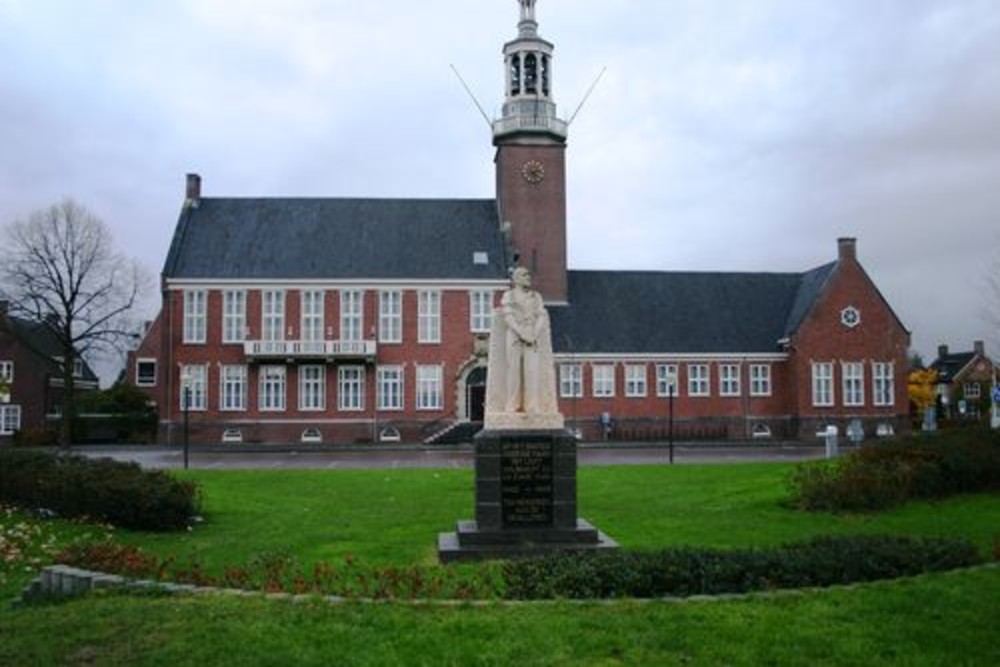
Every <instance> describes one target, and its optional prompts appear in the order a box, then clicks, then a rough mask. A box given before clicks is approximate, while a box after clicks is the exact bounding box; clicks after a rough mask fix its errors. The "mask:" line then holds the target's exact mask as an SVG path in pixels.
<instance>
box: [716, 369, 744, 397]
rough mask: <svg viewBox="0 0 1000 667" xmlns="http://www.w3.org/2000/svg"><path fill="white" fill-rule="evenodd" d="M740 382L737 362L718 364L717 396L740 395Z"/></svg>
mask: <svg viewBox="0 0 1000 667" xmlns="http://www.w3.org/2000/svg"><path fill="white" fill-rule="evenodd" d="M742 383H743V377H742V373H740V365H739V364H719V396H723V397H725V398H734V397H739V396H742V395H743V390H742V386H741V385H742Z"/></svg>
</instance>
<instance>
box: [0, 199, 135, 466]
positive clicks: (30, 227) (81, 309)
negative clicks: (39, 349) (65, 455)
mask: <svg viewBox="0 0 1000 667" xmlns="http://www.w3.org/2000/svg"><path fill="white" fill-rule="evenodd" d="M147 284H148V278H147V276H146V274H145V272H144V271H143V270H142V269H141V267H140V266H139V264H138V263H137V262H136V261H135V260H130V259H127V258H125V257H124V256H122V255H121V254H119V253H117V252H115V251H114V250H113V248H112V239H111V234H110V233H109V232H108V229H107V227H106V226H105V224H104V223H103V222H102V221H101V220H100V219H99V218H97V217H95V216H94V215H92V214H91V213H90V212H89V211H87V209H85V208H84V207H83V206H80V205H79V204H77V203H75V202H74V201H72V200H68V199H67V200H65V201H63V202H61V203H60V204H57V205H55V206H52V207H50V208H47V209H44V210H40V211H36V212H35V213H32V214H31V215H30V216H29V217H28V219H27V220H19V221H16V222H13V223H10V224H8V225H7V226H6V227H5V228H4V230H3V244H2V246H0V294H2V295H3V298H5V299H7V300H8V301H9V302H10V303H9V308H10V313H11V314H12V315H16V316H20V317H23V318H24V319H29V320H33V321H35V322H38V323H39V324H40V325H42V326H44V327H45V329H46V330H47V331H48V333H50V334H51V335H52V336H53V338H54V339H55V340H56V341H58V345H59V347H60V348H61V351H62V358H61V360H60V359H56V360H55V361H56V362H57V364H58V368H59V369H60V371H61V375H62V379H63V391H64V397H63V414H62V430H61V433H60V441H61V443H62V445H63V446H64V447H68V446H69V445H70V444H71V442H72V425H73V421H74V418H75V416H76V409H75V398H74V395H75V391H74V390H75V380H76V378H75V375H74V372H73V370H74V365H75V362H76V360H77V358H78V356H79V357H82V358H87V357H91V356H92V355H93V354H94V353H98V352H101V351H105V352H110V351H113V350H114V349H115V348H116V347H117V346H119V345H121V344H122V343H123V342H124V341H125V340H126V338H127V337H128V336H129V334H130V333H132V332H134V330H135V329H134V327H133V325H132V322H131V321H130V319H129V315H130V312H131V310H132V308H133V306H134V305H135V304H136V301H137V299H138V298H139V296H140V293H141V292H142V290H143V289H144V288H145V287H146V285H147ZM26 342H27V343H28V344H29V345H30V344H31V341H26Z"/></svg>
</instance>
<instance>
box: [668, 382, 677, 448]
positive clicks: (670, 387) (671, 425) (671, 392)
mask: <svg viewBox="0 0 1000 667" xmlns="http://www.w3.org/2000/svg"><path fill="white" fill-rule="evenodd" d="M676 388H677V374H676V373H668V374H667V401H668V404H669V406H670V421H668V422H667V438H668V442H669V447H670V465H673V464H674V390H675V389H676Z"/></svg>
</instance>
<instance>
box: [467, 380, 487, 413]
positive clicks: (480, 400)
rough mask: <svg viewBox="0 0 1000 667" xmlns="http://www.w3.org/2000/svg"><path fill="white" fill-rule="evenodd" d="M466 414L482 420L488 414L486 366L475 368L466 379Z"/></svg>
mask: <svg viewBox="0 0 1000 667" xmlns="http://www.w3.org/2000/svg"><path fill="white" fill-rule="evenodd" d="M465 414H466V415H468V416H469V421H473V422H481V421H483V418H484V417H485V414H486V367H485V366H480V367H478V368H474V369H473V370H472V372H471V373H469V376H468V377H467V378H466V379H465Z"/></svg>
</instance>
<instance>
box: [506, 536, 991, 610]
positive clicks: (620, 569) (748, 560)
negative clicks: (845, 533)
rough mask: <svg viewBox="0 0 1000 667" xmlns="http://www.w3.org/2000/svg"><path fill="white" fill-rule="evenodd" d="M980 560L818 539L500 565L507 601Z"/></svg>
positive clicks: (874, 540)
mask: <svg viewBox="0 0 1000 667" xmlns="http://www.w3.org/2000/svg"><path fill="white" fill-rule="evenodd" d="M979 562H981V558H980V556H979V554H978V552H977V550H976V547H975V546H974V545H973V544H971V543H969V542H967V541H964V540H956V539H924V540H920V539H914V538H907V537H879V536H850V537H824V538H819V539H815V540H812V541H810V542H805V543H802V544H793V545H786V546H782V547H777V548H772V549H740V550H732V551H722V550H718V549H699V548H690V547H679V548H672V549H665V550H662V551H655V552H637V551H624V550H623V551H616V552H608V553H602V554H579V555H566V554H554V555H551V556H545V557H542V558H534V559H526V560H519V561H511V562H508V563H506V564H505V565H504V568H503V577H504V582H505V585H506V596H507V597H508V598H511V599H520V600H537V599H549V598H577V599H593V598H617V597H634V598H650V597H665V596H676V597H686V596H691V595H719V594H723V593H746V592H751V591H762V590H770V589H778V588H803V587H812V586H831V585H835V584H848V583H853V582H862V581H874V580H877V579H890V578H896V577H903V576H912V575H916V574H921V573H924V572H933V571H939V570H948V569H954V568H957V567H966V566H969V565H974V564H977V563H979Z"/></svg>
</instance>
